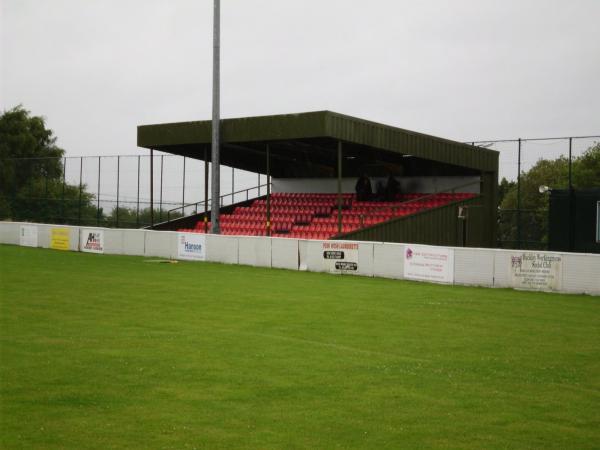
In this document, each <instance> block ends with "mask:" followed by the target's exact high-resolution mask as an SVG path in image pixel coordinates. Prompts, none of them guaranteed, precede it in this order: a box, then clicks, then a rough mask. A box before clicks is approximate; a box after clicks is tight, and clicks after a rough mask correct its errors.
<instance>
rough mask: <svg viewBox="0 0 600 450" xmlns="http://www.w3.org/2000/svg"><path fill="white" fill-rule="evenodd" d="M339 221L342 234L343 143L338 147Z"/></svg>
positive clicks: (339, 230)
mask: <svg viewBox="0 0 600 450" xmlns="http://www.w3.org/2000/svg"><path fill="white" fill-rule="evenodd" d="M337 202H338V205H337V216H338V217H337V219H338V233H341V232H342V141H338V145H337Z"/></svg>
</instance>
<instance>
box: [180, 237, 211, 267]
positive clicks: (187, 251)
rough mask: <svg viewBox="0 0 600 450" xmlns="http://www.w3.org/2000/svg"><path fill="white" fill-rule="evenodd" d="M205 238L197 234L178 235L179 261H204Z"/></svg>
mask: <svg viewBox="0 0 600 450" xmlns="http://www.w3.org/2000/svg"><path fill="white" fill-rule="evenodd" d="M205 242H206V237H205V235H203V234H197V233H179V237H178V239H177V255H178V257H179V258H181V259H190V260H195V261H204V260H205V259H206V251H205V249H206V246H205Z"/></svg>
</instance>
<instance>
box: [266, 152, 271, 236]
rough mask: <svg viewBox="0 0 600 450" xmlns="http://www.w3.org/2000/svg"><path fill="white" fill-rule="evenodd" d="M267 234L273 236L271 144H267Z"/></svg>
mask: <svg viewBox="0 0 600 450" xmlns="http://www.w3.org/2000/svg"><path fill="white" fill-rule="evenodd" d="M267 236H271V146H270V145H269V144H267Z"/></svg>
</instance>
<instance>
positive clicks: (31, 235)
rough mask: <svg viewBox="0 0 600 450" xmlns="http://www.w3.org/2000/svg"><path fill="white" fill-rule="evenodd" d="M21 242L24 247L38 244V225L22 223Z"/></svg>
mask: <svg viewBox="0 0 600 450" xmlns="http://www.w3.org/2000/svg"><path fill="white" fill-rule="evenodd" d="M19 244H20V245H22V246H24V247H37V246H38V227H36V226H35V225H21V232H20V233H19Z"/></svg>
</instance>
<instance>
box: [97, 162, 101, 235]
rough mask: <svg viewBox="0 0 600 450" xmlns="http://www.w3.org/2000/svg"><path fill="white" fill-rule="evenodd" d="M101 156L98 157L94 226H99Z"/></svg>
mask: <svg viewBox="0 0 600 450" xmlns="http://www.w3.org/2000/svg"><path fill="white" fill-rule="evenodd" d="M101 158H102V157H101V156H98V198H97V199H96V200H97V202H96V226H99V225H100V160H101Z"/></svg>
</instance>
